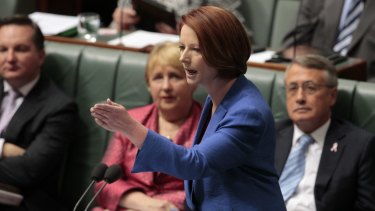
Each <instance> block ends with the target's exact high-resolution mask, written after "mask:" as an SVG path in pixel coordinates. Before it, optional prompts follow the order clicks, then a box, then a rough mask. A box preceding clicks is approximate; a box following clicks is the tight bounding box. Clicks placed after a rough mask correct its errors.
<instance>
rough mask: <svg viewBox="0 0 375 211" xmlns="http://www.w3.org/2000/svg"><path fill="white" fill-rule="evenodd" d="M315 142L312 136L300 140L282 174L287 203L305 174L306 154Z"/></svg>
mask: <svg viewBox="0 0 375 211" xmlns="http://www.w3.org/2000/svg"><path fill="white" fill-rule="evenodd" d="M313 141H314V139H313V138H312V137H311V136H310V135H307V134H305V135H303V136H301V137H300V138H299V139H298V145H297V146H296V147H295V148H293V149H292V151H291V152H290V154H289V157H288V160H287V161H286V164H285V167H284V169H283V171H282V173H281V176H280V179H279V183H280V188H281V192H282V194H283V197H284V201H285V202H286V201H287V200H288V199H289V198H290V197H291V196H292V195H293V193H294V191H295V190H296V188H297V186H298V184H299V182H300V181H301V179H302V177H303V175H304V173H305V153H306V149H307V148H308V146H309V145H310V144H311V143H312V142H313Z"/></svg>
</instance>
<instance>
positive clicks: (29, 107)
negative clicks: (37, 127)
mask: <svg viewBox="0 0 375 211" xmlns="http://www.w3.org/2000/svg"><path fill="white" fill-rule="evenodd" d="M47 89H48V87H47V85H46V83H45V80H44V79H43V78H42V77H41V78H40V80H39V81H38V83H37V84H36V85H35V87H34V88H33V89H32V90H31V91H30V93H29V94H28V95H27V96H26V97H25V99H24V100H23V102H22V104H21V105H20V107H19V108H18V109H17V111H16V113H15V114H14V116H13V117H12V119H11V120H10V122H9V125H8V127H7V130H6V131H5V134H4V136H6V137H7V138H9V139H10V140H12V139H17V137H14V136H18V135H19V134H21V130H22V128H23V126H24V124H25V123H26V122H29V120H30V119H32V118H33V117H34V116H35V114H36V113H38V112H39V110H40V109H41V107H42V106H43V104H41V103H40V102H43V98H45V96H46V95H45V93H46V90H47Z"/></svg>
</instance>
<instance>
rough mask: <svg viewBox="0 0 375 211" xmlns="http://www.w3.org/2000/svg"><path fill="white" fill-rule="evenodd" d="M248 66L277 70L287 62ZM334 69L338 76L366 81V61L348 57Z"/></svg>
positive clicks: (250, 64) (283, 68)
mask: <svg viewBox="0 0 375 211" xmlns="http://www.w3.org/2000/svg"><path fill="white" fill-rule="evenodd" d="M247 64H248V66H250V67H259V68H265V69H272V70H277V71H285V69H286V66H287V64H285V63H270V62H266V63H256V62H248V63H247ZM336 70H337V74H338V77H339V78H345V79H351V80H357V81H366V79H367V73H366V62H365V61H364V60H362V59H358V58H348V60H347V61H344V62H342V63H339V64H337V65H336Z"/></svg>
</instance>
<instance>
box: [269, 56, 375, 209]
mask: <svg viewBox="0 0 375 211" xmlns="http://www.w3.org/2000/svg"><path fill="white" fill-rule="evenodd" d="M337 83H338V82H337V75H336V71H335V68H334V66H333V65H332V64H331V62H330V61H328V60H327V59H326V58H324V57H321V56H318V55H306V56H299V57H296V59H295V60H293V62H292V64H291V65H290V66H288V68H287V70H286V72H285V91H286V106H287V111H288V115H289V118H290V119H287V120H283V121H280V122H278V123H277V125H276V126H277V136H276V139H277V141H276V152H275V165H276V169H277V172H278V173H279V175H280V179H279V183H280V187H281V191H282V193H283V197H284V201H285V203H286V206H287V210H288V211H297V210H298V211H301V210H309V211H311V210H317V211H333V210H363V211H365V210H375V200H374V199H375V136H374V134H372V133H370V132H367V131H365V130H363V129H361V128H358V127H356V126H354V125H352V124H351V123H349V122H347V121H344V120H340V119H336V118H334V117H332V115H331V114H332V112H331V108H332V107H333V105H334V104H335V102H336V97H337Z"/></svg>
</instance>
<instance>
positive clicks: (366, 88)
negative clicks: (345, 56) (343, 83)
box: [350, 82, 375, 133]
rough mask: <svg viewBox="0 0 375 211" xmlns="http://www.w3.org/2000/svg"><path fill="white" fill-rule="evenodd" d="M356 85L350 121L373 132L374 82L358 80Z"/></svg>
mask: <svg viewBox="0 0 375 211" xmlns="http://www.w3.org/2000/svg"><path fill="white" fill-rule="evenodd" d="M356 85H357V86H356V89H355V94H354V96H353V100H352V112H351V118H350V121H351V122H353V123H354V124H355V125H357V126H359V127H361V128H364V129H366V130H369V131H372V132H373V133H375V109H374V108H375V84H374V83H367V82H358V83H357V84H356Z"/></svg>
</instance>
